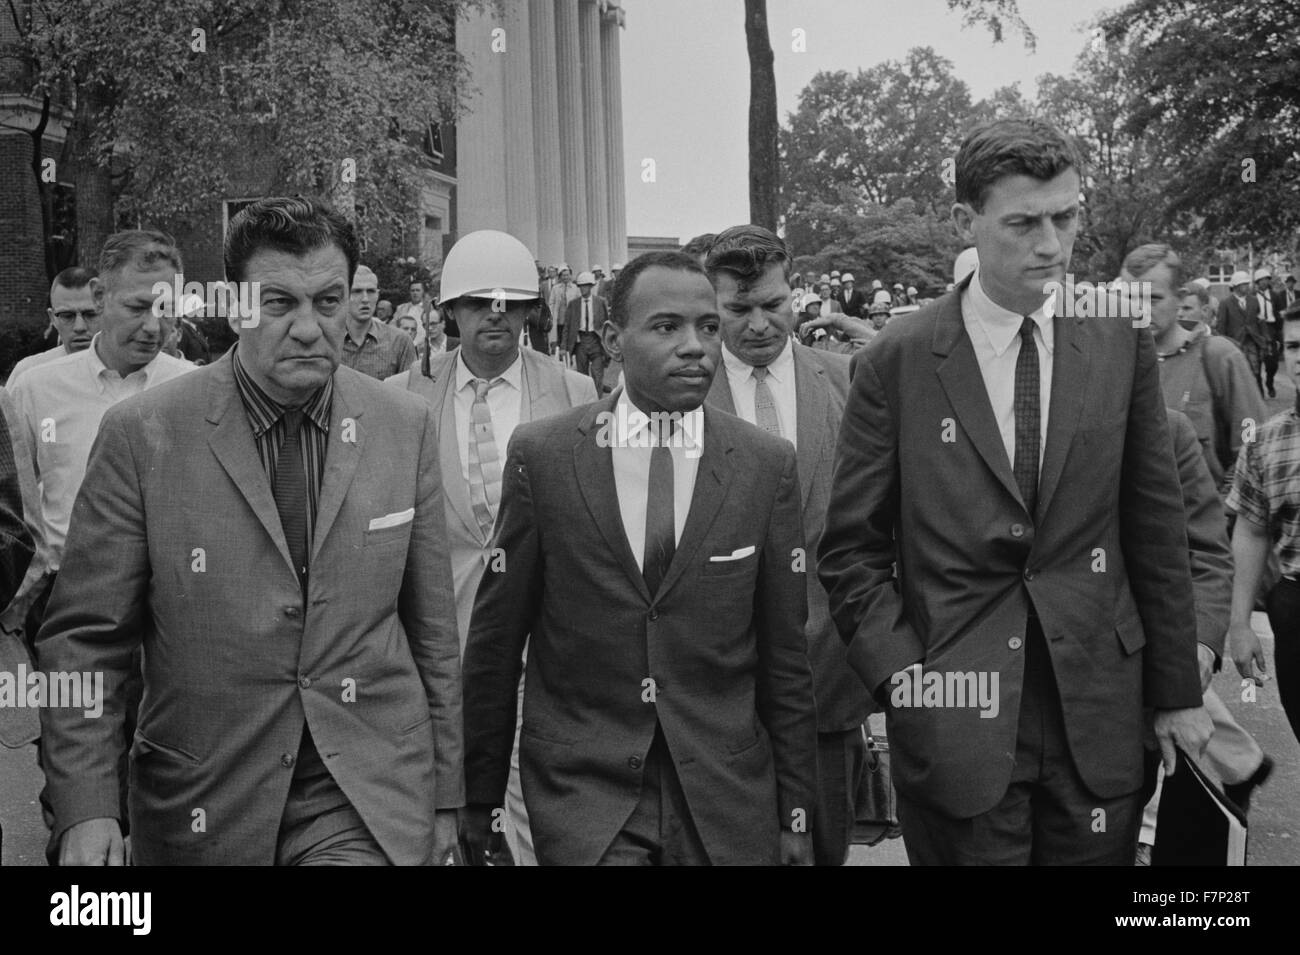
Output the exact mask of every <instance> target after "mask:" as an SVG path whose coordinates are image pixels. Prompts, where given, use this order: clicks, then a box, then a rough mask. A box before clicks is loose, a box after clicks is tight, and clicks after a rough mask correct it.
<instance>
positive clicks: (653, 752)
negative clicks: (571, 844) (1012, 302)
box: [596, 726, 709, 865]
mask: <svg viewBox="0 0 1300 955" xmlns="http://www.w3.org/2000/svg"><path fill="white" fill-rule="evenodd" d="M596 864H597V865H708V864H709V854H708V853H707V852H706V851H705V849H704V843H703V842H702V841H700V834H699V832H698V831H696V829H695V823H694V821H692V819H691V810H690V807H689V806H688V805H687V803H686V793H685V792H683V791H682V783H681V780H680V779H679V778H678V776H677V769H676V767H675V766H673V758H672V755H671V754H670V753H669V752H668V741H667V740H665V739H664V734H663V730H661V729H660V728H659V727H657V726H656V727H655V738H654V742H653V743H651V744H650V752H649V753H648V754H646V759H645V772H644V775H642V777H641V798H640V799H638V800H637V803H636V808H635V809H633V810H632V815H630V816H628V819H627V822H625V823H623V828H622V829H620V830H619V831H618V835H616V836H615V837H614V841H613V842H611V843H610V844H609V848H608V849H606V850H605V854H604V855H602V856H601V857H600V861H599V862H597V863H596Z"/></svg>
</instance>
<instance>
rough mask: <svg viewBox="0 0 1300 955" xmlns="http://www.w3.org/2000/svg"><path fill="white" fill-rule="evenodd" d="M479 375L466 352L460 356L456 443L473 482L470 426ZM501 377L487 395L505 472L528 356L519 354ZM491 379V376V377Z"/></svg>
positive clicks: (465, 473)
mask: <svg viewBox="0 0 1300 955" xmlns="http://www.w3.org/2000/svg"><path fill="white" fill-rule="evenodd" d="M476 377H477V376H476V375H475V374H474V372H472V371H470V370H469V366H468V365H466V364H465V353H464V352H463V351H462V352H460V353H458V354H457V355H456V382H455V386H456V446H457V447H458V448H459V449H460V473H461V476H462V477H464V478H465V483H466V485H468V484H469V427H470V424H471V423H472V416H473V412H472V409H473V407H474V379H475V378H476ZM497 377H498V378H502V379H504V383H503V384H500V385H497V386H496V387H494V388H493V389H492V390H491V391H489V392H488V395H487V403H488V412H489V413H490V414H491V415H492V437H493V440H495V441H496V446H497V454H498V456H499V458H500V462H501V469H502V471H503V472H504V471H505V464H506V448H507V447H508V446H509V444H510V436H511V435H512V434H514V433H515V428H517V427H519V417H520V414H521V412H520V405H521V403H522V401H523V398H524V358H523V355H516V356H515V360H514V361H513V362H512V363H511V365H510V367H509V368H507V369H506V370H505V371H503V372H502V373H501V374H500V375H498V376H497ZM489 380H491V379H489Z"/></svg>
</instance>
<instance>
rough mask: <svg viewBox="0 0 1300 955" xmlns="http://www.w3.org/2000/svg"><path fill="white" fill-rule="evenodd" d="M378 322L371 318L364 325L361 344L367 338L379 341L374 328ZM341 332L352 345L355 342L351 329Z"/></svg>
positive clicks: (377, 333)
mask: <svg viewBox="0 0 1300 955" xmlns="http://www.w3.org/2000/svg"><path fill="white" fill-rule="evenodd" d="M379 324H380V322H379V319H377V318H372V319H371V320H370V324H369V325H367V326H366V333H365V334H364V335H362V336H361V344H363V345H364V344H365V342H366V339H367V338H373V339H374V340H375V341H379V332H378V331H377V330H376V329H377V326H378V325H379ZM343 334H344V337H345V338H347V340H348V341H350V342H353V344H354V345H355V344H356V342H354V341H353V339H352V329H350V328H349V329H347V331H345V332H344V333H343ZM403 334H405V332H403ZM358 347H359V346H358Z"/></svg>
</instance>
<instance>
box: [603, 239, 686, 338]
mask: <svg viewBox="0 0 1300 955" xmlns="http://www.w3.org/2000/svg"><path fill="white" fill-rule="evenodd" d="M648 269H670V270H672V271H674V272H691V273H694V274H695V275H699V276H701V277H702V278H705V279H707V278H708V274H707V273H706V272H705V271H704V269H702V268H701V267H700V263H699V262H697V261H696V260H695V259H694V258H692V257H691V256H690V255H687V254H686V253H685V252H646V253H644V254H642V255H638V256H637V257H636V258H635V259H633V260H632V261H631V262H629V263H628V264H627V265H625V266H623V268H622V270H621V271H620V272H619V273H618V278H617V279H615V280H614V291H613V292H612V293H611V294H610V297H609V320H610V321H611V322H613V323H614V324H615V325H617V326H618V327H619V328H627V301H628V299H629V298H631V297H632V288H633V287H634V286H635V285H636V280H637V279H638V278H640V277H641V273H642V272H645V271H647V270H648Z"/></svg>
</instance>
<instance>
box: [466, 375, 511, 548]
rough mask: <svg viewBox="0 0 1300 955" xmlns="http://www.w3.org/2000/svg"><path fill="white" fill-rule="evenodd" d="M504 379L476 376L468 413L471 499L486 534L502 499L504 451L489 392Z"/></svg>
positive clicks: (494, 521)
mask: <svg viewBox="0 0 1300 955" xmlns="http://www.w3.org/2000/svg"><path fill="white" fill-rule="evenodd" d="M502 381H503V379H501V378H496V379H494V380H493V381H491V382H488V381H487V380H486V379H484V378H475V379H474V382H473V384H474V404H473V405H472V406H471V407H470V413H469V415H470V431H469V500H470V505H471V506H472V507H473V510H474V517H475V518H476V519H477V520H478V526H479V529H480V530H481V531H482V532H483V536H484V537H485V538H489V537H491V536H492V525H493V524H495V523H496V518H497V506H498V505H499V504H500V503H501V455H500V454H499V453H498V451H497V440H496V436H495V435H494V434H493V433H492V412H491V410H490V409H489V408H488V402H487V396H488V392H489V391H491V390H492V389H493V388H495V387H496V386H497V385H499V384H501V382H502Z"/></svg>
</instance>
